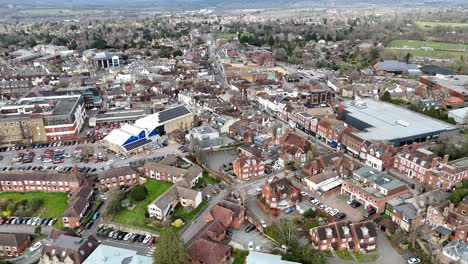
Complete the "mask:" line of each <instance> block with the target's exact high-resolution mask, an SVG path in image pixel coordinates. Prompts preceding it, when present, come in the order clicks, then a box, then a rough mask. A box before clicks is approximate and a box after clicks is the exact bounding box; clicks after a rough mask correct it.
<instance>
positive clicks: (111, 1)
mask: <svg viewBox="0 0 468 264" xmlns="http://www.w3.org/2000/svg"><path fill="white" fill-rule="evenodd" d="M353 5H356V6H361V7H362V6H380V5H385V6H427V7H459V6H462V7H468V1H467V0H413V1H411V0H296V1H295V0H130V1H122V0H94V1H89V0H67V1H64V0H0V8H6V7H8V6H10V7H20V8H21V7H23V8H161V9H179V10H185V9H199V8H218V9H240V8H301V7H312V6H315V7H332V6H336V7H338V6H353Z"/></svg>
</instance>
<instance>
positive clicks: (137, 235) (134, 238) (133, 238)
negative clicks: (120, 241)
mask: <svg viewBox="0 0 468 264" xmlns="http://www.w3.org/2000/svg"><path fill="white" fill-rule="evenodd" d="M138 238H140V235H139V234H134V235H133V236H132V237H131V238H130V239H131V240H132V242H133V243H135V242H137V241H138Z"/></svg>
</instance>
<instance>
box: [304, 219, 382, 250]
mask: <svg viewBox="0 0 468 264" xmlns="http://www.w3.org/2000/svg"><path fill="white" fill-rule="evenodd" d="M309 234H310V237H311V240H312V247H313V248H315V249H317V250H320V251H329V250H332V249H336V250H354V251H359V250H375V249H376V245H377V231H376V229H375V225H374V223H373V222H372V221H365V222H356V223H351V222H350V221H341V222H335V223H330V224H328V225H324V226H319V227H314V228H312V229H310V231H309Z"/></svg>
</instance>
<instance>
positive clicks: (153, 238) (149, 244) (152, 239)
mask: <svg viewBox="0 0 468 264" xmlns="http://www.w3.org/2000/svg"><path fill="white" fill-rule="evenodd" d="M154 240H156V238H155V237H154V236H152V237H151V238H150V239H149V240H148V242H147V243H146V245H147V246H148V247H151V246H152V245H153V243H154Z"/></svg>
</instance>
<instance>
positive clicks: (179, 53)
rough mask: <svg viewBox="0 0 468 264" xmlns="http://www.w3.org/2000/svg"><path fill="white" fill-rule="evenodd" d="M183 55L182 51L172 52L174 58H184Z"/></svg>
mask: <svg viewBox="0 0 468 264" xmlns="http://www.w3.org/2000/svg"><path fill="white" fill-rule="evenodd" d="M182 55H184V53H183V52H182V51H181V50H174V52H172V56H174V57H177V56H182Z"/></svg>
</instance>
